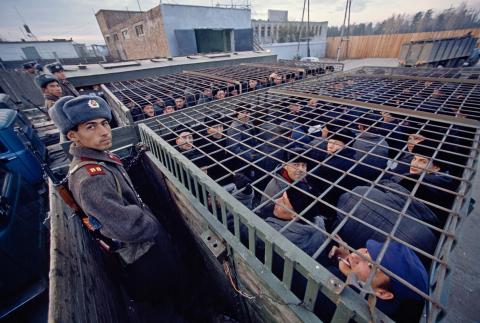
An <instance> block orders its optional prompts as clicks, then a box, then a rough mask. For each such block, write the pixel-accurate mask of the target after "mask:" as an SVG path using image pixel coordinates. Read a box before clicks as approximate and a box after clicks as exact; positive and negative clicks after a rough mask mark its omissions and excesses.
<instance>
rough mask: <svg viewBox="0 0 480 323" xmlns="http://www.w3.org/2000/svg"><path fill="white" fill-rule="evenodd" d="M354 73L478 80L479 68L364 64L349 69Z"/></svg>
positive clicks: (479, 77) (479, 78)
mask: <svg viewBox="0 0 480 323" xmlns="http://www.w3.org/2000/svg"><path fill="white" fill-rule="evenodd" d="M349 73H356V74H373V75H377V76H380V75H405V76H418V77H431V78H447V79H449V78H451V79H460V80H462V79H463V80H476V81H480V68H478V67H469V68H460V67H458V68H411V67H380V66H366V67H359V68H356V69H354V70H351V71H349Z"/></svg>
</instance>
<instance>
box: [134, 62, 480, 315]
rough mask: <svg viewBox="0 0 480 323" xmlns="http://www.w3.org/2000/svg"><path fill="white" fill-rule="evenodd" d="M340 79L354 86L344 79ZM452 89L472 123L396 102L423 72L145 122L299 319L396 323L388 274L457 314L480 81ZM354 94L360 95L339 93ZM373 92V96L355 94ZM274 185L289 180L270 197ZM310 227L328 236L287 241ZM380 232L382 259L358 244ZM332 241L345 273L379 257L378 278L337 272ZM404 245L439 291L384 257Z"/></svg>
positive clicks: (270, 95) (169, 164)
mask: <svg viewBox="0 0 480 323" xmlns="http://www.w3.org/2000/svg"><path fill="white" fill-rule="evenodd" d="M394 72H395V71H394ZM350 80H353V81H354V83H352V84H349V83H348V82H349V81H350ZM460 81H461V80H460ZM339 82H343V84H344V86H343V88H342V89H337V90H335V87H333V88H332V85H333V86H335V84H338V83H339ZM350 83H351V82H350ZM434 84H435V83H434ZM444 84H448V85H449V86H452V87H453V89H452V91H451V93H450V92H448V93H449V94H448V98H451V97H452V95H455V93H457V92H456V91H463V92H462V93H464V97H463V98H462V99H461V102H460V105H461V108H460V111H461V112H462V114H463V115H466V116H467V117H466V118H465V117H462V116H459V114H448V113H447V114H441V112H440V111H441V109H442V108H444V107H445V104H446V102H448V99H446V100H443V101H442V100H436V101H433V102H432V104H431V107H432V109H431V110H428V111H418V109H416V108H415V107H414V106H409V105H408V104H406V103H405V104H402V107H401V108H399V107H397V106H393V107H391V106H389V105H387V104H388V103H389V102H391V100H395V95H400V94H401V93H402V90H401V89H402V87H405V86H407V87H409V88H410V89H411V92H410V93H409V95H408V96H407V95H406V94H405V93H404V92H403V96H404V97H406V98H405V101H404V102H410V96H415V95H417V94H418V93H421V92H422V91H423V90H424V89H425V81H423V80H422V81H419V80H416V79H415V80H412V81H410V82H407V80H404V79H400V80H398V79H393V80H392V79H390V78H388V77H385V76H381V77H378V78H377V77H375V78H373V77H363V76H358V75H348V76H343V75H332V76H331V78H329V79H327V80H324V78H317V79H312V80H307V81H305V82H301V83H298V84H292V85H287V86H286V87H285V88H286V89H282V88H274V89H270V90H268V91H261V92H255V93H251V94H249V95H242V96H238V97H231V98H228V99H226V100H223V101H214V102H210V103H207V104H204V105H201V106H197V107H192V108H188V109H183V110H180V111H177V112H174V113H172V114H169V115H164V116H160V117H156V118H151V119H148V120H145V121H143V122H142V123H140V124H139V130H140V136H141V140H142V141H143V142H145V143H146V144H147V145H148V146H149V147H150V149H151V154H152V157H155V160H156V161H157V162H158V164H159V167H160V168H161V170H162V171H163V172H164V173H165V174H166V176H167V177H168V178H169V180H170V181H172V182H173V183H174V185H175V186H176V187H177V188H178V189H179V190H180V191H181V192H182V193H183V194H184V195H185V196H186V197H187V199H188V200H189V201H190V203H191V204H192V205H193V207H194V208H195V209H197V210H198V212H199V213H201V214H202V217H203V218H204V219H205V221H207V222H208V224H209V227H210V228H211V229H212V230H213V231H214V232H215V233H216V234H217V235H218V236H219V237H220V238H221V239H222V240H223V241H225V243H226V244H227V246H228V248H230V249H231V250H232V253H233V254H236V255H239V257H241V258H242V259H243V260H244V261H245V262H246V263H248V265H249V266H251V268H253V270H254V271H255V272H256V274H257V275H258V277H261V279H262V281H263V282H264V284H265V285H267V286H268V288H269V289H270V290H273V292H274V294H275V297H276V300H275V302H277V303H278V304H282V305H283V306H287V307H289V308H290V309H291V311H293V312H294V313H295V315H297V316H298V317H299V318H300V319H302V320H305V321H316V320H318V319H319V318H320V319H327V318H325V317H324V316H323V315H325V313H326V310H324V308H323V307H322V305H324V304H326V303H328V302H332V303H335V304H336V308H335V310H334V311H333V312H331V313H330V316H329V317H328V318H333V320H335V321H337V320H338V321H345V322H346V321H348V320H349V319H352V318H354V319H355V320H357V321H359V322H367V321H371V320H376V319H378V320H383V321H390V320H392V319H395V317H390V318H389V317H388V316H387V315H385V314H384V313H382V312H381V311H379V310H377V309H375V303H381V301H379V299H378V298H377V297H376V294H375V290H374V287H373V285H372V284H373V282H374V278H375V277H376V273H377V271H378V270H379V271H381V272H383V273H384V274H386V275H387V276H388V277H390V278H389V279H390V281H395V282H398V283H399V284H400V285H399V286H402V288H404V289H403V290H404V291H406V292H408V293H410V294H409V295H415V296H414V297H417V298H418V299H421V300H423V301H424V302H425V303H426V304H427V305H426V306H425V308H424V313H426V318H427V321H429V322H433V321H438V320H439V319H440V318H441V317H442V316H443V314H444V313H445V307H444V304H443V303H442V300H443V296H444V295H443V294H442V293H443V292H444V283H445V280H446V278H448V272H449V267H450V264H449V262H448V256H449V253H450V252H451V250H452V248H453V242H454V240H455V237H456V235H457V234H458V229H459V227H460V224H461V222H462V219H463V218H464V217H465V216H467V215H468V211H469V206H470V202H471V201H470V200H471V184H472V182H473V179H474V176H475V169H476V165H477V157H478V153H479V142H480V141H479V138H480V132H479V128H480V127H479V123H478V121H477V120H475V119H476V114H475V113H476V109H475V106H474V104H473V103H472V102H473V101H471V100H472V99H473V98H474V97H475V96H476V94H475V93H474V88H475V87H476V86H477V85H476V84H469V83H467V84H465V83H463V82H458V83H450V82H448V81H445V82H443V81H442V82H440V83H439V84H438V85H439V86H441V85H444ZM465 85H468V89H466V88H463V87H462V88H459V87H461V86H465ZM442 90H443V91H447V88H442ZM372 91H375V92H374V93H372ZM387 91H388V93H390V97H389V98H388V99H387V98H386V96H384V95H383V94H384V93H385V92H387ZM349 94H354V95H357V97H355V98H354V100H342V99H341V98H343V97H347V96H348V95H349ZM328 95H331V96H328ZM362 95H363V96H367V95H368V98H369V99H365V102H363V101H362V100H356V99H358V96H362ZM339 97H340V99H339ZM392 97H393V98H392ZM428 97H431V94H429V96H428ZM375 100H377V101H375ZM378 100H380V104H378V103H376V104H371V103H370V101H375V102H378ZM382 100H383V101H382ZM468 104H471V106H472V108H471V109H468V110H466V108H465V107H466V106H467V105H468ZM385 112H390V114H385ZM287 167H290V168H289V169H287ZM285 172H287V175H288V176H286V175H285ZM290 172H292V174H294V175H290ZM272 182H273V183H277V189H276V190H273V191H270V192H269V190H268V189H266V188H268V187H269V185H270V184H271V183H272ZM293 198H295V199H293ZM290 199H292V200H290ZM367 210H370V211H371V212H367ZM279 217H280V218H281V219H283V220H279ZM282 217H283V218H282ZM289 217H290V218H289ZM300 229H302V230H304V231H302V232H308V234H310V236H311V237H314V238H315V239H316V240H315V239H314V238H312V239H314V240H315V241H317V242H316V243H313V244H312V245H310V244H307V246H305V245H303V244H301V243H300V244H299V243H298V241H296V240H294V239H293V238H292V241H289V239H290V237H291V235H290V234H291V232H293V231H295V230H300ZM347 233H354V234H349V235H348V236H346V234H347ZM310 236H309V237H310ZM362 239H363V240H362ZM371 240H375V241H379V242H381V247H380V249H379V252H378V254H377V255H376V258H375V259H372V258H370V257H367V256H366V255H365V254H364V253H362V252H361V251H360V249H359V248H361V247H365V245H363V244H365V243H367V244H368V243H370V244H371V242H368V241H371ZM292 242H297V244H296V245H295V243H292ZM332 246H338V247H342V248H343V249H341V250H342V252H345V254H342V255H347V256H345V257H346V258H345V257H344V258H342V257H340V256H339V257H338V259H337V258H336V257H335V256H334V257H333V258H334V259H333V263H334V264H335V263H338V264H337V265H338V266H339V268H340V269H339V270H340V271H342V267H341V266H342V264H341V263H342V262H345V261H347V262H348V264H346V266H347V267H349V268H351V266H352V264H351V262H350V261H349V260H345V259H350V258H348V257H354V256H353V255H356V257H358V258H360V259H362V260H363V261H364V262H368V263H369V267H370V268H371V270H370V271H369V274H368V277H367V278H365V277H363V278H362V277H359V276H358V275H357V274H355V273H353V274H352V272H353V270H350V271H349V270H348V269H345V264H343V270H344V271H343V273H346V275H345V276H342V275H341V274H340V273H337V275H335V274H334V273H333V271H331V270H329V269H332V268H334V267H329V265H330V262H331V261H332V260H331V259H330V258H329V257H328V255H329V252H330V251H331V248H332ZM393 246H397V247H398V248H403V249H402V250H408V252H414V253H415V255H416V257H417V258H418V260H419V262H420V263H421V265H422V266H423V267H420V266H418V263H417V267H415V268H417V269H419V270H420V269H421V268H425V270H426V271H428V273H429V275H428V276H429V279H428V289H427V290H424V289H422V288H421V287H420V286H416V285H415V284H413V283H412V282H410V281H409V280H408V279H407V278H404V277H401V276H400V275H399V274H398V273H395V272H394V270H391V268H390V267H388V266H385V265H384V262H383V261H384V259H387V258H388V257H389V252H391V249H390V248H393ZM338 250H339V249H337V251H338ZM347 250H348V251H347ZM342 259H343V260H342ZM385 261H386V262H387V260H385ZM389 268H390V269H389ZM332 270H333V269H332ZM339 277H343V278H344V279H341V278H339ZM255 297H257V298H260V299H261V298H262V295H257V296H255V295H253V296H252V298H251V299H250V298H249V299H248V300H247V301H250V303H251V304H252V306H255V304H254V303H255ZM412 297H413V296H412ZM365 298H366V299H367V300H365ZM420 303H422V302H420ZM379 306H381V305H379Z"/></svg>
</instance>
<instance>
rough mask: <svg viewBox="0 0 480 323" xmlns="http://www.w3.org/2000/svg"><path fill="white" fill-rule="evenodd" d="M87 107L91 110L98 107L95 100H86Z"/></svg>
mask: <svg viewBox="0 0 480 323" xmlns="http://www.w3.org/2000/svg"><path fill="white" fill-rule="evenodd" d="M88 106H89V107H90V108H92V109H96V108H99V107H100V105H99V104H98V102H97V101H95V100H88Z"/></svg>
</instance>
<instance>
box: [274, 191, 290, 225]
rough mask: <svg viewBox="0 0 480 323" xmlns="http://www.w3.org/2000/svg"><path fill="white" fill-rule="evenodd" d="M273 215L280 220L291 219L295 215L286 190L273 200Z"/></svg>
mask: <svg viewBox="0 0 480 323" xmlns="http://www.w3.org/2000/svg"><path fill="white" fill-rule="evenodd" d="M273 215H275V216H276V217H277V218H279V219H282V220H292V219H293V218H294V217H295V212H293V206H292V203H290V200H289V199H288V195H287V192H283V194H282V196H281V197H280V198H278V199H276V200H275V206H274V207H273Z"/></svg>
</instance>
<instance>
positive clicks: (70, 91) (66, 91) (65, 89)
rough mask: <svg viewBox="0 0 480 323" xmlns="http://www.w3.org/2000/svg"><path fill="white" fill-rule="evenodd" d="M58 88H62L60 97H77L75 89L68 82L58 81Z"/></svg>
mask: <svg viewBox="0 0 480 323" xmlns="http://www.w3.org/2000/svg"><path fill="white" fill-rule="evenodd" d="M59 84H60V87H61V88H62V96H79V95H80V93H78V91H77V89H75V87H74V86H73V84H72V83H70V82H69V81H68V80H60V81H59Z"/></svg>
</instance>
